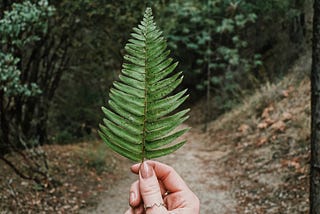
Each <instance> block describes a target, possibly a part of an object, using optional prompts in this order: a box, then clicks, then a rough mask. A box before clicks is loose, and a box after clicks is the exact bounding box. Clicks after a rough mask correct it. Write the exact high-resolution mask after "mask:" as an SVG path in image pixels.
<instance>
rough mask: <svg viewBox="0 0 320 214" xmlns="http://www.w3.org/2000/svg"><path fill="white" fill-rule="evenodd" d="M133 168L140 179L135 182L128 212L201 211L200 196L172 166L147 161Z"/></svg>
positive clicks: (189, 213)
mask: <svg viewBox="0 0 320 214" xmlns="http://www.w3.org/2000/svg"><path fill="white" fill-rule="evenodd" d="M131 171H132V172H133V173H135V174H138V175H139V179H138V180H137V181H135V182H134V183H132V184H131V187H130V193H129V204H130V208H129V209H128V210H127V212H126V213H125V214H199V212H200V211H199V210H200V202H199V199H198V197H197V196H196V195H195V194H194V193H193V192H192V191H191V190H190V189H189V187H188V186H187V185H186V183H185V182H184V181H183V179H182V178H181V177H180V176H179V175H178V173H177V172H176V171H175V170H174V169H173V168H172V167H170V166H168V165H165V164H163V163H160V162H157V161H144V162H143V163H142V164H135V165H133V166H132V167H131ZM145 206H147V207H148V208H146V209H145V208H144V207H145Z"/></svg>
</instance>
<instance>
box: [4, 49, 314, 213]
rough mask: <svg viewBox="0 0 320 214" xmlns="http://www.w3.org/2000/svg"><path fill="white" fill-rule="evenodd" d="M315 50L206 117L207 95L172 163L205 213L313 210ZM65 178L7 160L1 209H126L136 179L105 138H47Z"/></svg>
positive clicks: (56, 171)
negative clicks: (25, 173) (24, 169)
mask: <svg viewBox="0 0 320 214" xmlns="http://www.w3.org/2000/svg"><path fill="white" fill-rule="evenodd" d="M310 58H311V57H310V55H308V54H307V55H304V56H303V57H301V58H300V59H299V60H297V62H296V63H295V65H294V66H293V67H292V71H290V73H289V74H288V75H287V76H286V77H285V78H284V79H283V80H281V81H280V82H279V83H276V84H266V85H265V86H263V87H262V88H261V90H259V91H257V92H256V93H255V94H254V95H251V96H248V97H247V98H246V99H245V100H244V103H243V104H241V105H239V106H238V107H236V108H234V109H233V110H232V111H230V112H228V113H226V114H224V115H222V116H221V117H219V118H218V119H217V120H215V121H212V122H210V123H209V124H208V125H207V131H206V132H203V127H204V125H203V124H202V121H203V119H204V118H203V106H204V105H203V103H201V102H200V103H198V104H196V105H195V106H194V107H192V109H193V110H192V112H191V113H190V114H191V118H190V120H189V122H188V124H185V125H184V126H191V127H192V129H191V130H190V131H189V132H188V133H187V134H185V135H184V136H183V138H186V139H187V140H188V142H187V144H186V145H184V146H183V147H182V148H181V149H180V150H178V151H177V152H175V153H174V154H171V155H169V156H167V157H163V158H160V159H158V160H159V161H161V162H164V163H166V164H169V165H172V166H173V167H174V168H175V169H176V170H177V171H178V173H179V174H180V175H181V176H182V177H183V178H184V179H185V180H186V182H187V183H188V185H189V186H190V188H191V189H192V190H193V191H194V192H195V193H196V194H197V195H198V197H199V199H200V201H201V214H214V213H258V214H259V213H293V214H294V213H308V203H309V202H308V195H309V182H308V179H309V167H308V164H309V158H310V149H309V141H310V140H309V138H310V81H309V77H308V74H309V71H310V64H311V60H310ZM44 150H45V151H46V152H47V154H48V157H49V159H50V160H51V161H50V166H51V170H52V173H53V174H54V175H55V178H57V179H58V180H59V181H60V182H61V185H59V186H56V187H52V188H45V189H41V190H39V189H37V188H36V186H35V185H34V184H32V183H31V182H28V181H24V180H21V179H20V178H18V177H17V176H15V175H14V174H13V173H12V172H11V170H9V169H8V167H6V166H5V165H3V164H1V165H0V172H1V176H0V213H1V214H2V213H12V212H13V213H41V212H44V213H79V212H80V213H106V214H113V213H124V211H125V210H126V209H127V208H128V190H129V187H130V184H131V183H132V182H133V181H134V180H135V179H137V177H136V176H135V175H132V174H131V172H130V170H129V167H130V166H131V164H132V163H131V162H130V161H128V160H126V159H124V158H122V157H120V156H118V155H116V154H114V153H113V152H110V151H109V150H108V149H107V148H106V146H105V145H103V143H101V142H100V141H95V142H84V143H79V144H73V145H64V146H61V145H60V146H59V145H49V146H45V147H44Z"/></svg>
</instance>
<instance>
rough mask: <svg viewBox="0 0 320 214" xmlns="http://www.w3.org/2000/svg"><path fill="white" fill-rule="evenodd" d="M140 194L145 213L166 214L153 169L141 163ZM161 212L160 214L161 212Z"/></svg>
mask: <svg viewBox="0 0 320 214" xmlns="http://www.w3.org/2000/svg"><path fill="white" fill-rule="evenodd" d="M139 178H140V182H139V183H140V194H141V197H142V199H143V202H144V206H145V208H146V212H147V213H150V214H151V213H167V209H166V208H165V206H164V202H163V199H162V196H161V191H160V186H159V182H158V179H157V176H156V175H155V172H154V170H153V168H152V167H151V166H150V165H148V163H146V162H143V163H142V164H141V167H140V171H139ZM161 211H162V212H161Z"/></svg>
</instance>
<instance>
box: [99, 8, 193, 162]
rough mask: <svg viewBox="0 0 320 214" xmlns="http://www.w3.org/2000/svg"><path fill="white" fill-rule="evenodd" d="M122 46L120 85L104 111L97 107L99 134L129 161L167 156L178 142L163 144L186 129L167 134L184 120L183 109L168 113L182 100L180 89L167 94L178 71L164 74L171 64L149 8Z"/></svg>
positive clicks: (178, 79) (173, 65) (175, 82)
mask: <svg viewBox="0 0 320 214" xmlns="http://www.w3.org/2000/svg"><path fill="white" fill-rule="evenodd" d="M133 31H134V33H132V34H131V36H132V38H131V39H129V43H127V45H126V46H125V50H126V51H127V55H125V56H124V59H125V60H126V62H125V63H124V64H123V69H122V74H121V75H120V76H119V78H120V81H119V82H114V84H113V88H112V89H111V90H110V94H109V97H110V100H109V106H110V109H111V110H109V109H107V108H104V107H103V108H102V110H103V112H104V114H105V117H106V118H105V119H104V120H103V122H104V124H103V125H100V131H99V134H100V136H101V138H102V139H103V140H104V142H105V143H106V144H107V145H108V146H109V147H110V148H111V149H113V150H114V151H116V152H118V153H119V154H121V155H123V156H125V157H127V158H129V159H131V160H133V161H140V160H141V161H143V160H144V159H151V158H156V157H160V156H163V155H167V154H169V153H171V152H174V151H175V150H177V149H178V148H180V147H181V146H182V145H183V144H184V143H185V141H184V142H180V143H177V144H175V145H173V146H167V145H168V144H170V143H171V142H172V141H173V140H175V139H176V138H178V137H179V136H181V135H182V134H183V133H185V132H186V131H187V129H184V130H180V131H177V132H174V133H171V132H172V131H173V130H174V129H175V128H176V127H177V126H178V125H180V124H181V123H182V122H183V121H185V120H186V119H187V118H188V116H186V113H187V112H188V110H183V111H180V112H177V113H174V114H172V111H174V110H175V109H177V108H178V107H179V106H180V105H181V104H182V103H183V102H184V101H185V100H186V98H187V97H188V96H187V95H185V93H186V90H183V91H181V92H179V93H177V94H174V95H171V96H169V95H170V94H171V92H173V91H174V90H175V88H176V87H177V86H178V85H179V84H180V83H181V81H182V76H181V72H179V73H176V74H174V75H170V74H171V73H172V72H173V71H174V69H175V68H176V66H177V64H178V63H177V62H176V63H173V59H172V58H168V55H169V54H170V51H168V50H167V44H166V41H165V39H164V37H163V36H162V32H161V31H160V30H159V29H158V28H157V27H156V24H155V23H154V21H153V16H152V11H151V8H147V9H146V12H145V14H144V18H143V20H142V21H141V23H140V24H139V25H138V28H133Z"/></svg>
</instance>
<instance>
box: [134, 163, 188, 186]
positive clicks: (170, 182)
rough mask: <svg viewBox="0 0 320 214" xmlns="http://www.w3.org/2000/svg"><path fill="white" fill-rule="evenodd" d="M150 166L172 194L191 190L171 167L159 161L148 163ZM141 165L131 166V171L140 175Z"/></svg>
mask: <svg viewBox="0 0 320 214" xmlns="http://www.w3.org/2000/svg"><path fill="white" fill-rule="evenodd" d="M146 162H147V164H148V165H150V166H151V167H152V168H153V170H154V172H155V174H156V176H157V178H158V179H159V180H160V181H161V182H162V183H163V185H164V186H165V188H166V189H167V190H168V191H170V192H179V191H184V190H188V191H189V190H190V189H189V187H188V186H187V184H186V183H185V182H184V181H183V179H182V178H181V177H180V175H179V174H178V173H177V172H176V171H175V170H174V169H173V168H172V167H171V166H168V165H166V164H163V163H160V162H157V161H149V160H148V161H146ZM139 169H140V164H135V165H133V166H131V171H132V172H133V173H136V174H138V173H139Z"/></svg>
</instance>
